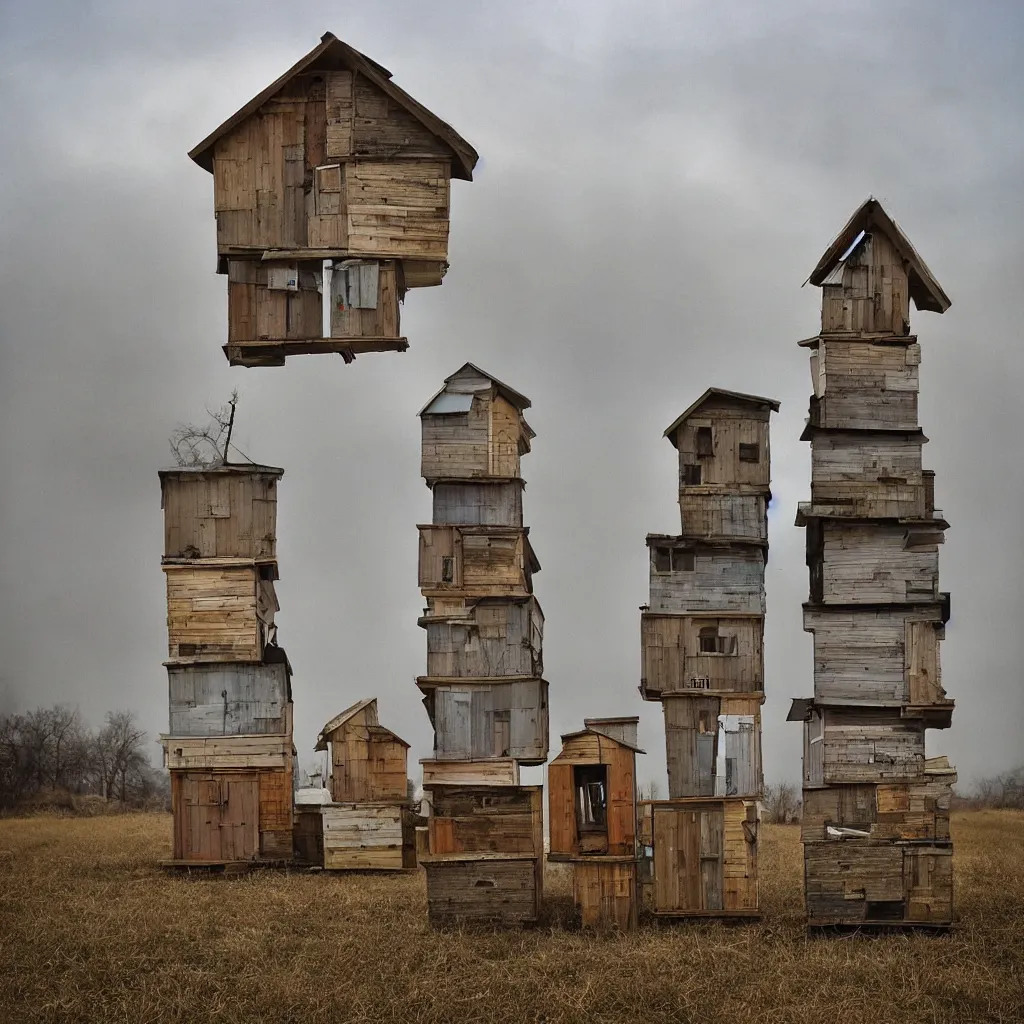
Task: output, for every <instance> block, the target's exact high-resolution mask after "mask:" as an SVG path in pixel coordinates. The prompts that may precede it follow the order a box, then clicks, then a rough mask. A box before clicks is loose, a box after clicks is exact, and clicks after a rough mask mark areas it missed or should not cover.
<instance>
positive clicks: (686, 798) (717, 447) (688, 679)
mask: <svg viewBox="0 0 1024 1024" xmlns="http://www.w3.org/2000/svg"><path fill="white" fill-rule="evenodd" d="M778 408H779V403H778V402H776V401H775V400H774V399H770V398H763V397H761V396H758V395H746V394H742V393H740V392H735V391H726V390H724V389H721V388H709V389H708V390H707V391H705V392H704V394H703V395H702V396H701V397H700V398H699V399H698V400H697V401H696V402H694V404H693V405H691V406H690V407H689V408H688V409H687V410H686V411H685V412H683V414H682V415H681V416H680V417H679V418H678V419H676V420H675V422H674V423H672V425H671V426H670V427H669V428H668V429H667V430H666V431H665V436H666V437H667V438H668V439H669V440H670V441H671V443H672V445H673V446H674V447H675V448H676V450H677V452H678V453H679V510H680V519H681V525H682V533H681V534H680V535H679V536H666V535H662V534H650V535H648V537H647V546H648V549H649V561H650V579H651V585H650V599H649V602H648V604H647V605H645V606H644V607H643V608H642V609H641V625H640V635H641V678H640V693H641V695H642V696H643V697H644V699H645V700H657V701H660V702H661V704H662V708H663V711H664V720H665V749H666V763H667V767H668V792H669V798H670V799H669V800H667V801H655V802H645V805H644V811H645V813H646V822H647V824H646V835H645V837H644V847H645V849H646V848H647V847H648V846H651V847H653V851H652V857H650V858H648V857H647V856H645V857H644V861H643V862H644V868H645V871H646V870H647V869H648V868H650V870H651V871H652V875H651V877H650V878H648V877H646V876H645V879H644V882H645V884H648V883H649V884H650V885H651V887H652V892H653V897H654V898H653V905H654V910H655V913H658V914H663V915H666V916H680V917H686V916H697V917H699V916H709V917H727V916H754V915H756V914H757V907H758V904H757V821H758V818H757V802H758V800H759V799H760V797H761V794H762V790H763V777H762V771H761V704H762V702H763V701H764V614H765V593H764V570H765V562H766V560H767V553H768V505H769V503H770V501H771V468H770V447H769V445H770V438H769V426H770V424H769V420H770V418H771V414H772V412H774V411H776V410H778Z"/></svg>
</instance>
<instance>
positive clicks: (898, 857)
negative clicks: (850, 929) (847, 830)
mask: <svg viewBox="0 0 1024 1024" xmlns="http://www.w3.org/2000/svg"><path fill="white" fill-rule="evenodd" d="M952 854H953V851H952V848H951V847H950V846H949V845H946V844H935V845H928V844H925V845H918V844H913V845H907V844H903V843H877V842H875V841H872V840H866V839H842V840H837V841H833V842H824V843H808V844H806V845H805V846H804V872H805V887H806V901H807V918H808V923H809V924H811V925H863V924H880V925H899V924H919V925H942V926H944V925H949V924H951V923H952V920H953V873H952V863H953V860H952Z"/></svg>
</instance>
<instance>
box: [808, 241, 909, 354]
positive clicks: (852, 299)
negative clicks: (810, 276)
mask: <svg viewBox="0 0 1024 1024" xmlns="http://www.w3.org/2000/svg"><path fill="white" fill-rule="evenodd" d="M833 277H836V278H838V280H836V283H834V284H825V285H824V286H823V287H822V289H821V330H822V333H827V332H833V331H834V332H842V331H848V332H866V333H880V334H894V335H905V334H907V333H908V331H909V328H910V288H909V282H908V280H907V271H906V269H905V261H904V260H903V258H902V257H901V256H900V254H899V253H898V252H897V250H896V249H895V247H894V246H893V244H892V242H890V241H889V239H888V238H886V237H885V235H884V234H882V233H881V232H875V233H874V234H870V235H868V236H867V237H866V238H865V239H864V241H863V242H862V243H861V244H860V245H859V246H858V247H857V249H855V250H854V252H853V253H851V255H850V256H849V257H848V258H847V260H846V261H845V264H843V265H842V266H841V267H840V268H837V270H836V272H835V274H834V275H830V276H829V280H831V279H832V278H833Z"/></svg>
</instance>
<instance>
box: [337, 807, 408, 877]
mask: <svg viewBox="0 0 1024 1024" xmlns="http://www.w3.org/2000/svg"><path fill="white" fill-rule="evenodd" d="M321 813H322V815H323V844H324V867H325V868H326V869H327V870H328V871H346V870H347V871H358V870H378V871H398V870H401V869H402V868H413V867H415V866H416V826H415V823H414V821H413V816H412V812H411V810H410V808H409V807H408V806H407V805H406V804H404V803H334V804H325V805H324V806H323V808H322V811H321Z"/></svg>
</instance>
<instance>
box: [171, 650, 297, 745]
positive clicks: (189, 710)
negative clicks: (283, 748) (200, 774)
mask: <svg viewBox="0 0 1024 1024" xmlns="http://www.w3.org/2000/svg"><path fill="white" fill-rule="evenodd" d="M167 677H168V682H169V690H170V702H169V703H170V724H169V734H170V735H171V736H235V735H250V734H261V733H284V734H287V735H291V731H292V713H291V712H292V705H291V688H290V685H289V681H288V666H287V665H286V664H285V663H284V662H279V663H276V664H271V665H262V664H232V665H218V664H205V665H178V666H169V667H168V669H167Z"/></svg>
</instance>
